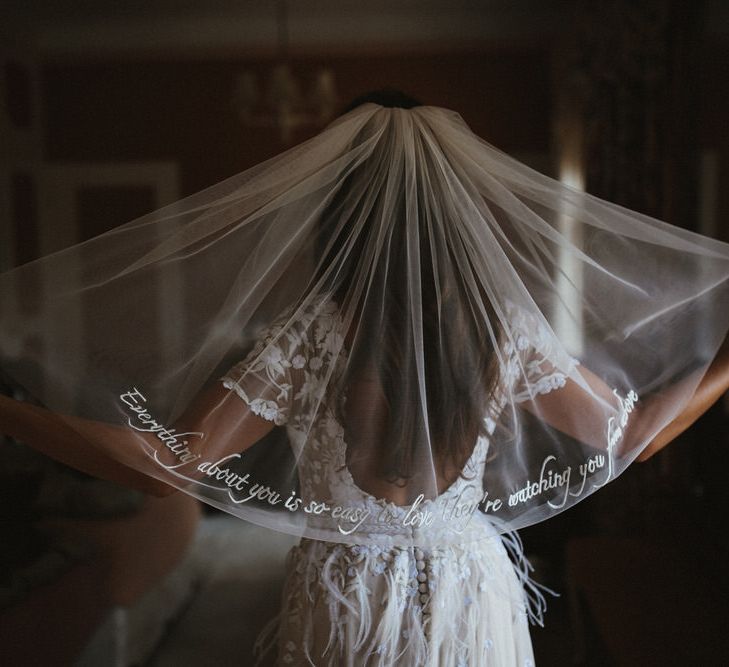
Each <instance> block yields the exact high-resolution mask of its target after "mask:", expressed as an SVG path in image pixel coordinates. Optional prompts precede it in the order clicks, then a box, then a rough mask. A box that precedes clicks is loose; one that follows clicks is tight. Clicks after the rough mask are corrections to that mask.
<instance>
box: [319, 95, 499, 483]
mask: <svg viewBox="0 0 729 667" xmlns="http://www.w3.org/2000/svg"><path fill="white" fill-rule="evenodd" d="M367 102H372V103H375V104H380V105H381V106H386V107H401V108H406V109H409V108H413V107H416V106H420V102H418V101H417V100H416V99H414V98H412V97H410V96H408V95H406V94H405V93H402V92H401V91H397V90H393V89H384V90H379V91H374V92H371V93H367V94H365V95H362V96H360V97H358V98H356V99H355V100H353V101H352V102H351V103H350V104H349V105H347V107H345V109H344V112H343V113H346V112H348V111H351V110H353V109H355V108H356V107H357V106H359V105H361V104H365V103H367ZM377 158H378V156H377V154H376V152H375V153H374V154H373V155H372V156H371V158H370V159H372V160H376V159H377ZM365 169H366V165H362V166H360V167H358V168H355V169H354V170H353V171H352V172H351V173H349V174H348V175H347V176H346V177H345V178H344V179H343V181H342V183H341V186H340V187H339V189H338V191H337V193H336V194H335V195H334V197H333V198H332V200H331V201H330V202H329V204H328V206H327V208H326V210H325V211H324V212H323V214H322V218H321V221H322V222H321V233H320V236H319V239H318V249H319V267H320V269H321V271H328V273H327V275H326V277H325V278H324V279H323V280H322V282H323V284H324V286H325V287H324V289H325V290H327V291H329V293H331V294H332V295H333V298H334V300H335V301H336V302H337V303H338V304H339V306H340V308H341V309H342V310H343V311H344V310H346V311H347V312H356V313H357V316H356V322H354V323H353V324H352V326H354V327H356V336H355V340H354V345H353V349H351V350H349V358H348V360H347V366H346V369H347V370H346V372H345V373H344V374H343V375H342V377H341V378H340V379H339V381H338V382H335V383H332V385H331V386H332V392H333V393H334V394H336V395H333V396H332V397H331V398H332V401H331V402H330V403H331V404H333V405H335V406H336V411H337V416H338V418H339V420H340V422H341V423H342V424H344V427H345V433H346V431H347V427H348V425H349V426H350V429H349V431H350V434H349V435H348V436H347V438H348V444H353V441H354V440H356V438H357V433H358V428H357V426H356V425H355V424H353V422H355V421H356V419H354V417H353V410H354V409H356V408H355V407H353V403H354V402H356V401H352V400H351V398H353V397H352V388H353V387H354V386H355V385H357V383H358V382H359V381H361V380H362V378H365V377H367V378H372V377H375V378H376V379H377V382H376V384H377V385H378V387H379V388H380V391H379V392H378V395H377V396H376V397H373V396H370V397H365V401H366V402H367V403H368V405H367V406H364V409H365V410H370V411H371V413H370V414H368V419H366V420H359V424H360V425H361V423H363V421H365V422H370V423H371V422H372V421H375V422H377V423H379V431H378V437H377V438H376V440H377V442H379V443H381V445H380V446H381V451H379V452H378V456H377V461H378V464H379V469H378V470H377V474H378V476H379V477H380V478H382V479H384V480H386V481H388V482H390V483H393V484H398V485H401V486H404V485H405V484H406V482H402V481H401V480H408V479H410V478H411V477H412V476H413V463H414V461H413V455H414V453H415V452H416V451H417V446H416V445H417V443H418V442H419V441H420V442H422V441H423V439H424V438H430V449H431V451H432V453H433V459H434V462H435V464H436V465H438V466H439V469H440V470H441V471H446V470H447V469H448V468H449V467H450V466H454V467H455V469H456V470H458V471H461V470H462V468H463V466H464V464H465V462H466V460H467V458H468V456H469V455H470V454H471V453H472V451H473V446H474V444H475V442H476V438H477V437H478V436H479V435H481V434H483V433H484V428H485V426H484V417H485V416H486V414H485V410H486V407H487V405H488V403H489V399H490V398H491V396H492V394H493V392H494V390H495V388H496V386H497V383H498V368H499V366H498V359H497V356H496V354H495V351H494V348H493V346H492V345H491V344H490V342H489V341H490V340H491V337H490V335H489V331H488V327H487V326H486V325H485V324H484V320H483V316H482V315H481V314H480V311H479V310H478V308H477V304H476V300H477V301H478V304H479V307H481V304H484V305H486V307H487V309H488V312H487V318H488V319H489V320H490V325H491V327H492V329H493V331H495V332H497V336H498V337H499V338H500V331H499V328H498V320H497V318H496V317H495V316H494V313H493V311H492V310H491V307H490V302H489V300H488V298H487V297H486V296H485V295H484V294H479V295H477V296H476V295H474V294H473V293H472V292H471V290H469V289H468V288H467V286H466V285H465V284H464V283H463V278H462V275H463V273H464V272H465V271H463V272H462V271H458V272H455V271H454V272H450V273H449V272H448V271H447V267H448V266H453V265H455V264H456V263H457V260H456V258H455V257H454V256H452V255H451V256H448V253H449V252H451V251H450V250H449V249H448V244H447V242H446V240H445V239H443V238H438V239H434V238H433V237H432V236H433V235H432V234H430V233H429V231H428V229H427V225H426V224H425V222H424V221H421V220H418V226H419V239H420V246H419V251H420V267H421V270H420V276H419V282H420V287H419V293H420V295H421V304H420V307H421V308H422V344H423V358H424V363H423V367H422V368H423V371H422V373H421V372H419V370H418V363H419V361H418V350H416V349H415V345H414V340H413V338H414V336H413V331H412V330H411V329H410V327H411V326H412V322H411V321H410V317H409V314H410V313H411V309H412V304H410V303H409V299H410V298H411V295H412V291H411V290H410V289H409V287H408V275H409V274H408V268H407V267H408V262H407V257H406V250H407V243H406V234H407V230H406V224H405V194H404V192H399V193H397V194H396V196H397V197H398V199H397V201H398V210H400V215H399V216H398V217H399V219H401V220H402V224H397V222H395V223H394V224H393V225H391V230H392V235H391V237H390V239H389V248H388V251H387V253H383V254H384V255H385V257H384V260H382V261H378V262H377V264H375V265H374V266H368V267H367V269H366V272H367V273H369V274H370V275H371V276H373V280H374V281H375V282H377V283H378V284H377V286H376V289H374V293H376V294H378V295H384V299H375V298H372V297H369V298H368V296H367V294H360V295H358V296H356V295H354V294H352V290H351V286H352V284H353V283H354V280H355V278H356V276H357V274H358V273H359V272H360V271H362V270H363V269H365V262H366V261H367V260H366V259H365V257H366V256H367V250H368V248H371V244H372V243H373V239H372V238H370V237H371V236H373V235H371V234H368V230H369V229H373V228H374V227H375V226H374V225H372V224H369V225H367V224H366V225H365V229H363V230H362V231H360V232H359V233H357V234H354V231H353V229H352V225H353V224H354V221H355V220H358V219H359V220H361V219H362V218H364V219H365V220H374V219H375V216H377V212H378V209H377V203H378V200H379V198H380V197H382V196H383V193H382V190H384V188H383V187H382V185H383V184H382V183H376V182H372V180H371V178H370V177H369V175H367V174H368V173H369V172H366V170H365ZM383 171H384V170H379V173H381V172H383ZM383 180H384V177H383ZM419 187H426V186H425V184H419ZM364 194H368V195H369V196H363V195H364ZM418 196H423V197H425V196H427V193H424V192H421V193H419V195H418ZM352 202H357V203H356V205H355V206H354V208H353V206H352ZM365 202H366V203H365ZM365 206H367V207H368V208H367V210H365V209H364V207H365ZM335 229H337V230H339V231H338V233H337V234H336V236H335V234H334V230H335ZM351 236H356V238H357V242H356V246H355V247H352V248H348V249H347V251H346V252H343V251H344V244H345V242H346V240H347V239H348V238H351ZM434 245H439V248H438V249H437V251H436V252H433V246H434ZM441 253H442V254H441ZM343 255H346V259H344V260H342V256H343ZM444 255H445V256H448V258H447V260H445V262H444ZM335 258H337V259H335ZM439 263H440V269H443V270H442V271H441V270H440V269H439ZM332 264H336V265H337V269H336V270H335V271H332V269H331V266H332ZM434 266H435V267H436V269H435V271H434ZM463 268H466V267H463ZM468 269H472V267H467V268H466V270H468ZM355 299H356V301H357V303H352V301H353V300H355ZM348 302H349V303H348ZM446 323H447V326H444V324H446ZM421 375H423V376H424V381H425V403H426V406H427V420H426V419H425V418H424V416H423V411H422V405H421V402H420V400H421V398H422V397H421V396H419V395H418V394H419V393H420V389H419V386H417V385H416V383H413V386H410V385H409V384H408V382H409V379H410V378H418V377H420V376H421ZM403 389H407V390H408V391H411V392H412V394H413V395H410V396H403V395H402V394H403ZM344 396H347V398H349V399H350V400H348V401H347V402H346V403H344V401H343V397H344ZM378 399H379V400H378ZM360 407H361V406H360ZM426 422H427V423H426ZM355 449H356V445H355ZM348 454H350V452H349V447H348ZM444 476H445V473H444Z"/></svg>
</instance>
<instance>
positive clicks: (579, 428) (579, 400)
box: [522, 336, 729, 461]
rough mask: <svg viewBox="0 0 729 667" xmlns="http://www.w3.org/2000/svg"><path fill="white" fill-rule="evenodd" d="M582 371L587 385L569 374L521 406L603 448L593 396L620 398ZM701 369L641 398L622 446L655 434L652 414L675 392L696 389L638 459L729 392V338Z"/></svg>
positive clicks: (600, 420)
mask: <svg viewBox="0 0 729 667" xmlns="http://www.w3.org/2000/svg"><path fill="white" fill-rule="evenodd" d="M578 373H579V374H580V376H581V378H582V380H583V381H584V383H585V385H586V386H587V387H588V389H585V387H584V386H582V385H581V384H580V383H578V382H576V381H575V380H573V379H571V378H568V379H567V381H566V383H565V386H564V387H562V388H561V389H559V390H558V391H553V392H550V393H548V394H544V395H540V396H536V397H535V398H534V399H533V400H532V401H527V402H525V403H523V404H522V406H523V407H524V408H525V409H526V410H528V411H529V412H531V413H533V414H536V415H538V416H539V417H540V418H541V419H543V420H544V421H545V422H547V423H548V424H549V425H550V426H552V427H553V428H555V429H557V430H559V431H561V432H563V433H566V434H567V435H570V436H571V437H573V438H575V439H577V440H579V441H581V442H584V443H585V444H587V445H590V446H592V447H595V448H605V446H606V444H607V440H606V437H605V433H604V430H603V428H602V427H600V429H599V430H597V431H596V430H594V425H595V424H600V425H602V424H604V421H605V412H604V408H603V407H601V405H600V402H599V401H595V397H598V398H599V399H602V400H603V401H605V402H606V403H607V405H610V406H613V407H619V406H618V403H617V399H616V396H615V395H614V394H613V393H612V391H611V390H610V388H609V387H608V385H607V384H606V383H605V382H604V381H603V380H602V379H601V378H600V377H598V376H597V375H595V374H594V373H593V372H591V371H590V370H589V369H587V368H586V367H584V366H580V367H579V369H578ZM698 373H700V371H697V372H696V373H693V374H691V375H689V376H687V377H685V378H683V379H682V380H680V381H678V382H677V383H675V384H674V385H672V386H670V387H668V388H666V389H664V390H662V391H661V392H658V393H656V394H651V395H647V396H642V397H639V398H640V400H639V401H638V403H637V404H636V405H635V406H634V408H633V412H632V414H631V416H630V420H629V426H628V428H627V429H626V430H625V433H624V436H623V439H622V441H621V443H620V446H619V449H630V448H632V445H633V443H635V442H636V441H637V440H639V439H640V440H642V439H644V438H645V437H649V438H650V437H651V435H650V434H649V433H647V432H646V429H648V428H650V426H649V425H650V423H651V421H652V419H651V417H652V416H653V415H654V414H655V413H656V412H657V411H661V412H662V411H663V410H664V409H665V406H666V405H667V404H668V403H670V402H671V401H672V400H673V398H672V397H673V395H681V394H684V393H685V391H686V387H695V389H694V390H693V393H692V397H691V399H690V400H689V402H688V404H687V405H686V406H685V407H684V409H683V410H682V411H681V412H680V413H679V414H678V415H676V416H675V417H674V419H672V420H671V422H670V423H669V424H668V425H667V426H666V427H665V428H664V429H663V430H661V431H660V432H659V433H657V434H655V435H654V436H653V437H652V439H651V441H650V445H649V446H648V447H646V449H645V450H643V452H642V453H641V454H640V455H639V456H638V457H637V459H636V460H638V461H645V460H647V459H648V458H650V457H651V456H652V455H653V454H655V453H656V452H658V451H659V450H661V449H662V448H663V447H665V446H666V445H667V444H668V443H669V442H671V441H672V440H673V439H675V438H676V437H677V436H679V435H680V434H681V433H683V432H684V431H685V430H686V429H687V428H688V427H689V426H691V424H693V423H694V422H695V421H696V420H697V419H698V418H699V417H700V416H701V415H703V414H704V413H705V412H706V411H707V410H708V409H709V408H710V407H711V406H712V405H713V404H714V403H716V401H717V400H719V399H720V398H721V396H722V395H723V394H724V393H725V392H726V391H729V336H727V338H726V339H725V340H724V342H723V344H722V346H721V348H720V349H719V351H718V353H717V355H716V357H715V358H714V360H713V361H712V363H711V364H710V365H709V367H708V369H706V371H705V372H704V374H703V377H701V378H700V379H699V378H698V375H697V374H698ZM697 380H698V385H697Z"/></svg>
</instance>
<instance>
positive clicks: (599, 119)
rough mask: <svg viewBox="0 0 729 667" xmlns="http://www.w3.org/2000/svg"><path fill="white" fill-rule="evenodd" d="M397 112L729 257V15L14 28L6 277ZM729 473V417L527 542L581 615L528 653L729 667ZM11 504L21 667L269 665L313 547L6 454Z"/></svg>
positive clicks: (554, 605)
mask: <svg viewBox="0 0 729 667" xmlns="http://www.w3.org/2000/svg"><path fill="white" fill-rule="evenodd" d="M383 86H390V87H395V88H400V89H402V90H404V91H405V92H407V93H409V94H410V95H413V96H415V97H417V98H419V99H421V100H422V101H423V102H425V103H427V104H433V105H438V106H444V107H448V108H451V109H454V110H456V111H458V112H459V113H460V114H461V115H462V116H463V118H464V119H465V121H466V122H467V123H468V124H469V125H470V126H471V128H472V129H473V130H474V131H475V132H476V133H477V134H478V135H480V136H481V137H483V138H484V139H486V140H487V141H489V142H490V143H492V144H494V145H495V146H497V147H498V148H500V149H502V150H504V151H506V152H507V153H509V154H511V155H513V156H514V157H516V158H518V159H520V160H522V161H523V162H525V163H527V164H529V165H530V166H532V167H534V168H536V169H538V170H540V171H542V172H544V173H546V174H548V175H550V176H552V177H554V178H558V179H561V180H563V181H565V182H567V183H569V184H571V185H574V186H576V187H580V188H583V189H585V190H586V191H588V192H590V193H592V194H595V195H597V196H600V197H603V198H606V199H609V200H612V201H615V202H617V203H619V204H622V205H624V206H627V207H629V208H631V209H634V210H637V211H640V212H643V213H647V214H649V215H653V216H655V217H658V218H661V219H664V220H667V221H668V222H671V223H672V224H675V225H678V226H681V227H685V228H688V229H692V230H695V231H699V232H701V233H703V234H707V235H711V236H715V237H717V238H721V239H723V240H725V241H729V132H728V131H727V127H728V125H729V122H728V121H729V3H726V2H723V1H722V0H703V1H696V2H686V1H679V0H646V1H644V2H638V1H630V0H604V1H592V0H588V1H583V2H577V1H569V0H480V1H477V0H367V1H365V2H361V1H359V2H355V1H354V0H300V1H298V2H294V1H293V0H290V1H289V2H288V3H286V2H281V1H279V2H261V1H254V0H238V1H236V2H234V1H233V0H206V1H205V2H204V3H203V2H195V1H193V0H146V1H145V2H138V1H127V2H124V1H120V0H115V1H113V2H112V0H95V1H93V2H92V1H90V0H64V1H63V2H40V1H34V0H26V1H25V2H20V1H14V0H5V1H4V2H3V4H2V8H1V9H0V270H7V269H9V268H11V267H13V266H16V265H19V264H22V263H25V262H28V261H31V260H33V259H34V258H36V257H39V256H42V255H45V254H47V253H49V252H53V251H55V250H58V249H61V248H63V247H66V246H68V245H72V244H75V243H78V242H80V241H83V240H84V239H87V238H90V237H92V236H95V235H97V234H100V233H102V232H105V231H107V230H109V229H111V228H113V227H115V226H116V225H119V224H122V223H124V222H127V221H129V220H131V219H133V218H136V217H138V216H140V215H142V214H144V213H147V212H149V211H151V210H154V209H156V208H159V207H161V206H163V205H165V204H167V203H169V202H172V201H175V200H176V199H179V198H181V197H183V196H186V195H188V194H192V193H193V192H196V191H197V190H200V189H201V188H204V187H206V186H208V185H212V184H214V183H216V182H218V181H220V180H222V179H224V178H226V177H228V176H231V175H233V174H235V173H237V172H239V171H241V170H243V169H246V168H247V167H250V166H252V165H254V164H256V163H258V162H261V161H262V160H264V159H266V158H268V157H271V156H273V155H275V154H277V153H279V152H281V151H282V150H284V149H286V148H288V147H290V146H293V145H295V144H296V143H299V142H300V141H302V140H304V139H306V138H308V137H310V136H312V135H313V134H315V133H317V132H319V131H320V130H321V129H322V128H323V127H324V125H326V123H328V122H329V121H330V120H331V119H332V118H333V117H334V116H335V115H336V114H337V113H338V112H339V111H340V110H341V109H342V108H343V107H344V106H345V105H346V104H347V103H348V102H349V101H350V100H351V99H352V98H353V97H355V96H357V95H359V94H361V93H363V92H366V91H368V90H370V89H373V88H380V87H383ZM23 290H24V291H23V294H22V298H21V299H19V300H18V303H17V304H13V306H12V308H14V309H17V310H16V311H15V312H18V313H22V314H23V315H24V316H28V315H32V313H33V310H34V308H37V306H38V303H39V299H40V298H41V296H42V285H40V284H38V285H33V284H28V285H25V286H24V287H23ZM727 307H729V304H727ZM12 315H13V310H12V309H11V308H9V307H4V308H3V309H2V317H11V316H12ZM84 326H94V324H93V322H88V323H84ZM146 335H150V336H152V335H163V333H162V332H156V333H155V332H150V333H149V334H146ZM21 344H22V345H26V346H33V345H34V344H37V341H33V340H27V341H22V342H21ZM656 345H660V341H656ZM0 391H3V392H5V393H8V394H12V395H16V396H18V395H20V390H19V388H17V387H13V386H12V385H11V384H10V383H6V384H4V385H3V384H2V383H0ZM727 471H729V400H726V397H725V400H723V401H721V402H719V403H718V404H717V405H716V406H715V407H714V408H712V410H710V411H709V413H707V414H706V415H705V416H704V417H703V418H702V419H701V420H700V421H699V422H698V423H697V424H696V425H695V426H694V427H692V428H691V429H690V430H689V431H688V432H687V433H685V434H684V435H683V436H682V437H681V438H679V440H678V441H677V442H675V443H673V444H672V445H671V446H670V447H669V448H668V449H666V450H664V451H663V452H661V453H660V454H659V455H657V456H655V457H653V458H652V459H651V460H649V461H648V462H646V463H643V464H635V465H634V466H632V467H631V468H630V469H629V470H628V471H627V472H625V473H624V474H623V475H622V476H621V477H620V478H618V479H617V480H616V481H614V482H613V483H612V484H610V485H609V486H608V487H606V488H605V489H603V490H602V491H601V492H600V493H598V494H595V495H593V496H590V497H589V498H588V499H586V500H585V501H583V502H582V503H580V504H579V505H578V506H576V507H575V508H573V509H570V510H568V511H567V512H565V513H563V514H561V515H559V516H558V517H556V518H554V519H552V520H550V521H549V522H546V523H544V524H540V525H537V526H533V527H530V528H528V529H525V530H523V531H522V537H523V539H524V542H525V545H526V549H527V552H528V555H529V556H530V558H531V560H532V562H533V564H534V565H535V568H536V573H535V575H536V577H537V578H538V579H539V580H540V581H543V582H544V583H546V584H548V585H550V586H551V587H553V588H554V589H555V590H557V591H559V592H560V593H561V597H560V598H558V599H554V600H552V601H551V602H550V603H549V610H548V612H547V614H546V620H545V627H544V628H538V627H537V628H533V630H532V637H533V640H534V644H535V651H536V658H537V664H538V665H540V666H543V665H565V664H573V665H654V664H655V665H658V664H660V665H664V666H665V665H704V664H706V665H708V664H729V648H728V644H729V637H727V633H726V629H725V620H724V619H726V618H727V612H729V572H728V570H729V565H728V563H729V557H728V556H729V536H728V533H727V530H726V528H725V523H726V516H727V510H729V484H727V481H726V475H727ZM0 482H1V483H0V664H2V665H33V666H35V665H42V666H50V665H77V666H79V667H89V666H96V665H104V666H106V665H114V666H115V667H121V666H127V665H145V666H149V667H162V666H166V665H172V664H174V665H180V666H184V667H187V666H190V667H192V666H197V665H200V666H207V665H216V666H226V665H248V664H252V659H251V646H252V641H253V639H254V638H255V636H256V634H257V632H258V630H259V629H260V628H261V627H262V625H263V624H264V623H265V621H266V620H268V618H269V617H270V616H272V615H273V614H274V613H275V612H276V611H277V609H278V599H277V597H278V595H279V594H280V589H281V585H282V582H283V563H284V557H285V553H286V550H287V549H288V548H289V547H290V546H291V545H292V544H293V538H290V537H288V536H286V535H280V534H275V533H273V532H270V531H266V530H263V529H260V528H257V527H256V526H253V525H250V524H246V523H245V522H242V521H240V520H238V519H235V518H233V517H229V516H227V515H223V514H220V513H215V512H213V511H211V510H210V509H209V508H202V507H200V505H199V504H198V502H197V501H196V500H194V499H193V498H191V497H188V496H185V495H183V494H175V495H172V496H170V497H168V498H164V499H160V498H151V497H147V496H144V495H143V494H141V493H139V492H137V491H132V490H129V489H124V488H121V487H118V486H115V485H113V484H111V483H108V482H104V481H100V480H95V479H93V478H90V477H88V476H85V475H83V474H81V473H78V472H76V471H74V470H71V469H68V468H65V467H63V466H61V465H59V464H56V463H54V462H53V461H51V460H50V459H47V458H45V457H42V456H41V455H39V454H36V453H34V452H33V451H32V450H30V449H28V448H26V447H24V446H23V445H22V443H18V442H15V441H12V440H10V439H5V440H2V439H0Z"/></svg>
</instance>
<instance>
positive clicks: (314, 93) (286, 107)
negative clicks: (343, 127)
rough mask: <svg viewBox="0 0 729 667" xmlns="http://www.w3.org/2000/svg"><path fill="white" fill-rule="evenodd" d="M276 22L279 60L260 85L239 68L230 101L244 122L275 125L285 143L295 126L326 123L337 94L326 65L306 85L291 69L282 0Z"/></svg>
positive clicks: (250, 125)
mask: <svg viewBox="0 0 729 667" xmlns="http://www.w3.org/2000/svg"><path fill="white" fill-rule="evenodd" d="M276 25H277V29H278V63H277V64H276V65H274V67H273V68H272V70H271V73H270V75H269V78H268V81H267V82H265V83H264V84H263V86H259V84H258V77H257V76H256V74H255V73H254V72H252V71H249V70H244V71H242V72H240V73H239V74H238V75H237V76H236V78H235V83H234V89H233V103H234V105H235V108H236V111H237V114H238V117H239V119H240V121H241V122H242V123H243V125H244V126H246V127H249V128H262V127H266V128H271V127H272V128H276V129H278V131H279V134H280V136H281V141H282V142H283V143H284V144H286V143H289V142H290V141H291V136H292V133H293V131H294V130H295V129H298V128H300V127H303V126H307V125H311V126H318V127H321V126H323V125H326V123H328V122H329V121H330V120H331V119H332V118H333V117H334V114H335V107H336V104H337V94H336V90H335V84H334V73H333V72H332V71H331V70H330V69H328V68H322V69H320V70H319V71H318V72H317V73H316V75H315V77H314V80H313V81H311V82H310V84H309V86H308V87H304V86H303V85H302V84H301V83H300V82H299V81H298V80H297V78H296V76H295V75H294V73H293V72H292V69H291V66H290V64H289V35H288V14H287V6H286V1H285V0H279V1H278V2H277V12H276ZM307 88H308V89H307Z"/></svg>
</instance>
